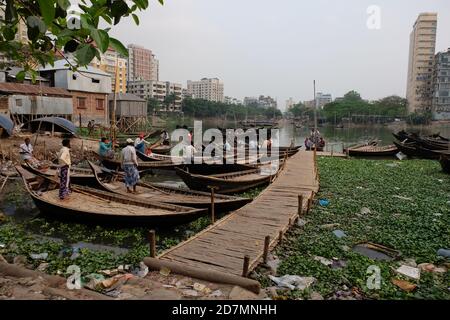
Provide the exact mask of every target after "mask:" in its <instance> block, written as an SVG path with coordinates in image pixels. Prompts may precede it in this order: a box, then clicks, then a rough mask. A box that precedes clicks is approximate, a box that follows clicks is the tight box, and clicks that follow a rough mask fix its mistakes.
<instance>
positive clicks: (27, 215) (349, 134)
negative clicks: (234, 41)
mask: <svg viewBox="0 0 450 320" xmlns="http://www.w3.org/2000/svg"><path fill="white" fill-rule="evenodd" d="M186 125H188V126H189V127H192V125H193V123H191V124H190V125H189V123H186ZM215 127H227V128H232V127H234V125H233V124H232V123H229V124H228V125H226V126H224V124H223V123H220V124H218V123H217V122H211V121H210V122H204V123H203V129H204V130H205V129H208V128H215ZM402 129H405V130H414V131H416V132H419V133H422V134H432V133H440V134H441V135H443V136H446V137H450V125H441V126H434V127H433V128H429V127H414V128H408V127H405V126H402V125H398V126H396V127H388V126H381V125H380V126H366V127H360V126H359V127H349V128H343V129H338V128H335V127H333V126H328V127H327V126H324V127H320V128H319V130H320V132H321V134H322V136H323V137H324V139H325V141H326V142H327V146H326V150H327V151H331V149H333V150H334V151H335V152H340V151H342V148H343V147H345V146H348V145H351V144H356V143H361V142H365V141H368V140H370V139H378V140H379V144H380V145H388V144H392V141H393V140H394V138H393V136H392V132H396V131H399V130H402ZM309 132H310V130H309V128H296V127H295V126H294V125H293V124H291V123H288V122H283V123H281V124H280V126H279V136H280V146H287V145H290V144H291V142H292V141H294V143H295V144H296V145H303V144H304V140H305V137H306V136H308V135H309ZM146 179H149V181H152V182H157V183H163V184H167V185H172V186H183V185H184V184H183V182H182V181H181V180H180V179H179V178H178V176H177V175H176V174H175V173H167V172H162V171H161V172H156V173H155V175H154V176H149V177H147V178H146ZM19 185H20V181H17V180H16V181H14V182H12V183H8V185H7V187H6V188H5V189H4V190H3V191H2V194H0V211H3V212H5V214H6V215H8V216H11V217H12V218H13V220H15V221H17V222H21V221H24V220H27V219H33V218H34V217H36V216H38V217H41V218H43V219H44V220H45V221H47V218H46V217H45V216H41V215H39V212H38V210H37V209H36V208H35V207H34V204H33V203H32V201H31V198H30V197H29V196H28V195H27V194H26V192H25V190H24V189H23V188H22V187H19ZM45 223H46V222H45ZM180 228H181V226H180ZM38 229H39V228H38ZM92 230H95V229H92ZM130 230H131V229H130ZM174 230H175V231H174ZM30 232H33V233H34V232H36V228H34V230H31V231H30ZM161 232H162V234H161V233H160V235H161V236H162V237H164V238H167V239H171V238H172V237H173V236H174V234H175V233H180V232H183V233H188V232H189V229H188V228H187V227H186V228H181V229H180V231H178V228H177V227H172V228H170V229H168V230H161ZM102 244H109V243H108V241H107V242H106V243H104V242H102ZM102 248H103V247H99V249H100V250H102Z"/></svg>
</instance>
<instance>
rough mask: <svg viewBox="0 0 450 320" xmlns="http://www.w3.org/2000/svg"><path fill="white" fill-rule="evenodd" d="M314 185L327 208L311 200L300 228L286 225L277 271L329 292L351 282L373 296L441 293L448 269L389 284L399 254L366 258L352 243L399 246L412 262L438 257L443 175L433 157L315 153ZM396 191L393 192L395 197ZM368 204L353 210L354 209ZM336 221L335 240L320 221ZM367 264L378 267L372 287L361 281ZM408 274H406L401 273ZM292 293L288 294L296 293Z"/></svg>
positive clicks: (448, 218) (449, 189) (449, 230)
mask: <svg viewBox="0 0 450 320" xmlns="http://www.w3.org/2000/svg"><path fill="white" fill-rule="evenodd" d="M319 169H320V178H321V179H320V191H319V193H318V194H317V197H316V198H317V199H323V198H326V199H328V200H330V205H329V206H328V207H320V206H318V205H315V206H314V207H313V208H312V210H311V212H310V214H308V215H307V216H306V217H304V219H306V220H307V221H308V222H307V224H306V225H305V226H304V227H303V228H301V229H300V228H298V229H294V230H293V231H291V233H290V234H289V235H288V237H287V240H286V241H285V242H283V245H282V246H281V247H280V248H278V249H277V254H278V255H279V256H280V257H281V258H282V264H281V265H280V267H279V268H278V274H279V275H284V274H296V275H301V276H313V277H315V278H316V279H317V280H318V281H317V283H316V284H314V285H313V287H312V288H311V290H314V291H319V292H320V293H321V294H322V295H324V296H325V297H329V296H330V295H332V294H333V293H335V292H336V291H338V290H342V287H343V286H344V285H345V286H347V287H348V288H353V287H356V288H358V289H359V290H360V291H361V292H363V294H364V295H365V296H366V297H368V298H375V299H411V298H416V299H418V298H420V299H449V298H450V292H449V291H448V289H447V288H448V283H449V282H448V279H449V272H447V273H446V274H443V275H442V274H427V273H425V272H422V274H421V279H420V280H419V281H418V282H417V284H418V288H417V290H416V291H415V292H413V293H406V292H404V291H402V290H401V289H399V288H398V287H396V286H394V285H393V284H392V283H391V279H392V278H394V277H399V276H398V275H396V274H395V272H394V271H393V270H394V269H395V268H397V267H398V266H399V265H400V261H390V262H386V261H374V260H372V259H370V258H367V257H365V256H362V255H360V254H359V253H356V252H353V251H351V250H346V249H345V247H344V246H347V247H348V248H352V247H353V246H354V245H356V244H358V243H361V242H368V241H370V242H374V243H378V244H381V245H384V246H387V247H390V248H393V249H395V250H398V251H400V252H401V257H400V260H401V259H406V258H412V259H415V261H416V263H417V264H420V263H434V264H437V265H439V264H442V263H443V262H445V261H443V260H442V259H440V258H439V257H437V255H436V251H437V250H438V249H439V248H450V205H449V203H448V200H449V199H450V176H448V175H445V174H444V173H442V171H441V169H440V166H439V163H438V162H436V161H429V160H410V161H404V162H400V161H373V160H353V159H351V160H346V159H337V158H319ZM398 197H400V198H398ZM363 207H367V208H369V209H370V211H371V212H370V213H369V214H365V215H363V214H361V208H363ZM336 223H337V224H339V225H338V226H336V227H335V229H341V230H343V231H344V232H345V233H346V234H347V237H345V238H342V239H338V238H337V237H335V236H334V235H333V234H332V230H334V229H327V228H325V227H323V225H326V224H336ZM314 256H322V257H325V258H328V259H332V258H338V259H340V260H344V261H346V263H347V266H345V267H344V268H342V269H332V268H330V267H328V266H325V265H323V264H321V263H320V262H318V261H316V260H314ZM370 265H376V266H378V267H380V269H381V276H382V284H381V289H380V290H370V289H369V288H367V286H366V281H367V277H368V275H367V274H366V270H367V268H368V267H369V266H370ZM409 281H411V280H409ZM298 294H299V293H298V292H295V291H294V292H292V293H291V294H290V296H289V297H290V298H294V297H295V295H298Z"/></svg>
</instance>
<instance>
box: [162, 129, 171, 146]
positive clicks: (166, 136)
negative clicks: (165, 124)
mask: <svg viewBox="0 0 450 320" xmlns="http://www.w3.org/2000/svg"><path fill="white" fill-rule="evenodd" d="M161 139H162V141H163V142H162V143H163V145H165V146H169V145H170V135H169V133H168V132H167V130H163V132H162V133H161Z"/></svg>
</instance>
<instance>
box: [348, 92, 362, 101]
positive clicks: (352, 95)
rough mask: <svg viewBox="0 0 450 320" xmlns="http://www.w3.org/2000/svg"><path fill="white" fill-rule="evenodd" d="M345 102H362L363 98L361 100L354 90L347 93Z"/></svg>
mask: <svg viewBox="0 0 450 320" xmlns="http://www.w3.org/2000/svg"><path fill="white" fill-rule="evenodd" d="M344 100H345V101H349V102H350V101H361V100H362V98H361V95H360V94H359V93H358V92H357V91H355V90H352V91H349V92H347V93H346V94H345V95H344Z"/></svg>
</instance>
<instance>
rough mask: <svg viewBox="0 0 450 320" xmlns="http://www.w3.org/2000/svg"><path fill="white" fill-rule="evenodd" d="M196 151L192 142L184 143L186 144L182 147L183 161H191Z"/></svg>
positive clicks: (189, 162)
mask: <svg viewBox="0 0 450 320" xmlns="http://www.w3.org/2000/svg"><path fill="white" fill-rule="evenodd" d="M196 152H197V150H196V149H195V147H194V146H193V145H192V143H189V144H186V146H185V147H184V148H183V158H184V163H186V164H191V163H193V160H194V156H195V153H196Z"/></svg>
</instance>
